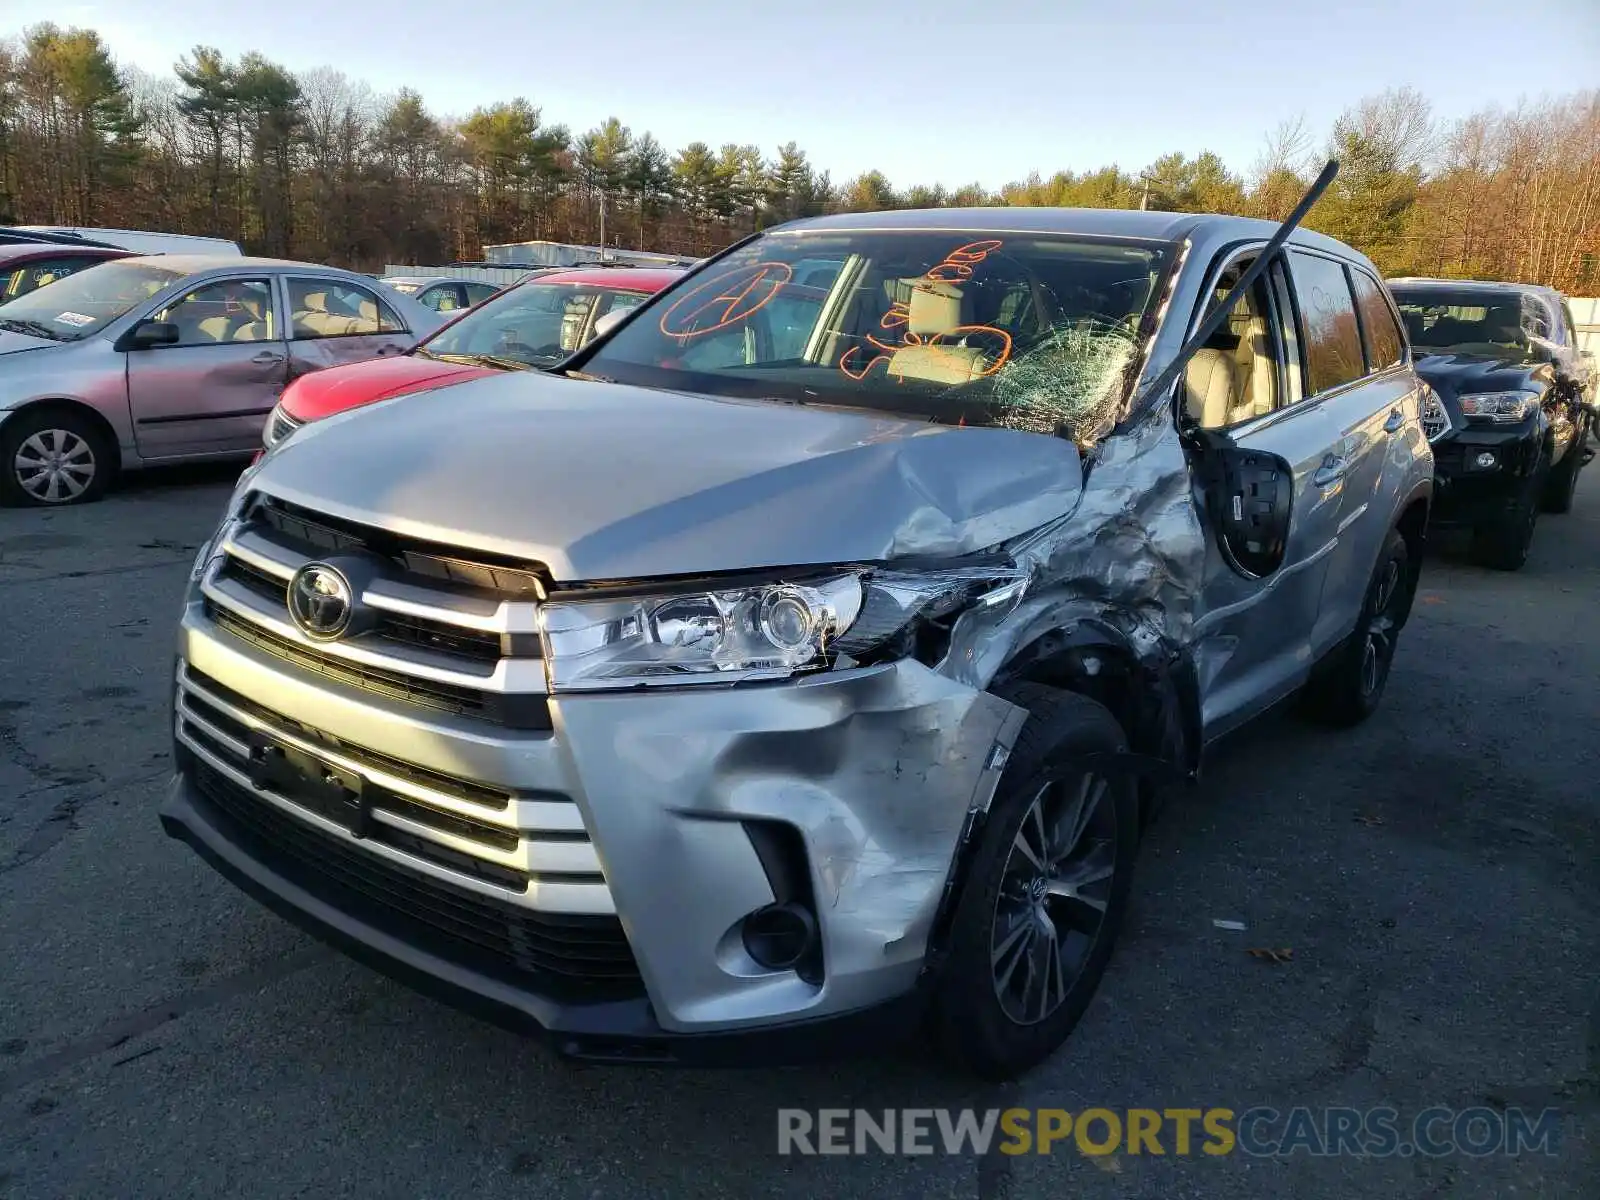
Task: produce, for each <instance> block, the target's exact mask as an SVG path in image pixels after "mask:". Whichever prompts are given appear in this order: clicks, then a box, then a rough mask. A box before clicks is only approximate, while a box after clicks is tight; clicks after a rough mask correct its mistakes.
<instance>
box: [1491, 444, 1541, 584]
mask: <svg viewBox="0 0 1600 1200" xmlns="http://www.w3.org/2000/svg"><path fill="white" fill-rule="evenodd" d="M1548 475H1549V471H1548V470H1547V468H1546V466H1545V464H1544V463H1543V462H1542V461H1541V463H1540V464H1539V466H1538V467H1537V468H1536V469H1535V470H1534V472H1533V474H1532V475H1530V476H1529V477H1528V480H1527V482H1526V483H1525V484H1524V485H1523V487H1522V489H1521V490H1520V491H1519V492H1518V493H1517V495H1516V497H1515V498H1514V499H1513V500H1512V501H1511V503H1510V504H1508V505H1507V506H1506V507H1505V509H1504V510H1503V511H1502V512H1500V513H1497V514H1496V515H1495V516H1494V517H1493V518H1492V519H1491V520H1489V521H1486V522H1484V524H1482V525H1480V526H1478V527H1477V528H1476V529H1475V530H1473V535H1472V541H1473V546H1472V549H1473V554H1474V556H1475V557H1476V558H1477V560H1478V561H1479V562H1480V563H1482V564H1483V565H1484V566H1486V567H1489V568H1491V569H1492V570H1495V571H1520V570H1522V568H1523V565H1524V564H1525V563H1527V561H1528V551H1529V550H1530V549H1532V547H1533V529H1534V526H1535V525H1536V524H1537V523H1538V520H1539V501H1540V498H1541V496H1542V495H1543V493H1544V489H1545V480H1546V478H1547V477H1548Z"/></svg>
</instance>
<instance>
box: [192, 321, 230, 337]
mask: <svg viewBox="0 0 1600 1200" xmlns="http://www.w3.org/2000/svg"><path fill="white" fill-rule="evenodd" d="M198 329H199V331H200V337H201V338H202V339H204V340H205V341H208V342H228V341H232V340H233V339H232V338H231V337H229V334H230V333H231V332H232V331H233V318H232V317H207V318H206V319H205V320H204V321H201V322H200V324H199V326H198Z"/></svg>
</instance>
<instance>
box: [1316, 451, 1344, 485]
mask: <svg viewBox="0 0 1600 1200" xmlns="http://www.w3.org/2000/svg"><path fill="white" fill-rule="evenodd" d="M1346 465H1347V464H1346V462H1345V460H1344V459H1342V458H1339V457H1338V456H1337V455H1333V454H1330V455H1328V456H1327V457H1326V458H1324V459H1323V460H1322V465H1321V466H1320V467H1318V468H1317V473H1316V474H1315V475H1313V476H1312V477H1311V482H1312V483H1314V484H1316V485H1317V486H1318V487H1332V486H1333V485H1334V484H1336V483H1338V482H1339V481H1340V480H1341V479H1343V478H1344V472H1345V467H1346Z"/></svg>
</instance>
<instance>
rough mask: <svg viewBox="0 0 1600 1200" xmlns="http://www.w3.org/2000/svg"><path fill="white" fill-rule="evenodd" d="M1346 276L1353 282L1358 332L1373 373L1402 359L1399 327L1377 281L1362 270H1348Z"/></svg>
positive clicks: (1402, 341)
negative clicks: (1364, 343)
mask: <svg viewBox="0 0 1600 1200" xmlns="http://www.w3.org/2000/svg"><path fill="white" fill-rule="evenodd" d="M1350 277H1351V278H1352V279H1354V280H1355V281H1356V305H1357V307H1359V308H1360V309H1361V332H1362V333H1363V334H1365V335H1366V339H1367V365H1368V367H1369V368H1370V369H1371V370H1374V371H1381V370H1383V369H1384V368H1385V367H1392V366H1394V365H1395V364H1396V363H1397V362H1399V361H1400V360H1401V359H1402V358H1403V357H1405V340H1404V339H1403V338H1402V337H1401V336H1400V326H1398V325H1396V324H1395V320H1394V313H1393V312H1391V311H1390V309H1389V304H1388V302H1387V301H1386V300H1384V298H1383V291H1382V290H1381V289H1380V288H1379V287H1378V283H1377V280H1375V279H1373V278H1372V276H1370V275H1368V274H1367V273H1366V272H1365V271H1351V272H1350Z"/></svg>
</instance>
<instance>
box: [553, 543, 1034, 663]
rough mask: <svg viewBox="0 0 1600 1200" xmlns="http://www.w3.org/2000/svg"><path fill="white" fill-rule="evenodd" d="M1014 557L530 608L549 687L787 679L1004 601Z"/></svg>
mask: <svg viewBox="0 0 1600 1200" xmlns="http://www.w3.org/2000/svg"><path fill="white" fill-rule="evenodd" d="M1025 582H1026V577H1025V575H1024V574H1023V572H1021V571H1018V570H1016V569H1014V568H992V567H990V568H974V569H956V570H936V571H871V570H847V571H840V572H836V573H832V574H827V575H822V576H813V577H810V578H807V579H804V580H800V581H795V582H789V581H784V582H777V583H762V584H755V585H742V586H731V587H726V588H715V589H710V590H703V591H666V590H663V591H661V592H657V593H655V594H634V595H628V596H596V597H593V598H587V597H584V598H575V599H559V598H558V599H555V600H552V601H550V602H548V603H546V604H544V605H543V606H541V608H540V612H539V624H540V635H541V637H542V639H543V643H544V661H545V672H546V675H547V677H548V680H549V684H550V690H551V691H552V692H572V691H591V690H599V689H612V688H630V687H647V686H652V685H654V686H673V685H683V684H698V683H739V682H746V681H752V680H761V679H785V678H788V677H789V676H791V675H795V674H798V673H801V672H804V671H811V670H818V669H822V668H825V667H830V666H835V665H853V664H855V663H857V662H859V661H860V660H862V659H863V658H866V657H870V656H874V655H876V656H879V657H891V656H894V655H896V654H903V653H909V652H910V650H911V642H910V641H909V640H908V639H910V638H911V637H912V635H913V634H914V632H915V630H916V629H917V627H918V626H919V625H921V624H922V623H924V622H928V621H938V620H940V619H947V618H952V617H953V616H955V615H957V614H958V613H959V612H960V611H962V610H964V609H965V608H967V607H968V606H969V605H971V604H973V603H982V604H985V605H989V606H998V605H1003V604H1014V603H1015V602H1016V601H1017V600H1019V599H1020V598H1021V596H1022V589H1023V586H1024V584H1025Z"/></svg>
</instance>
